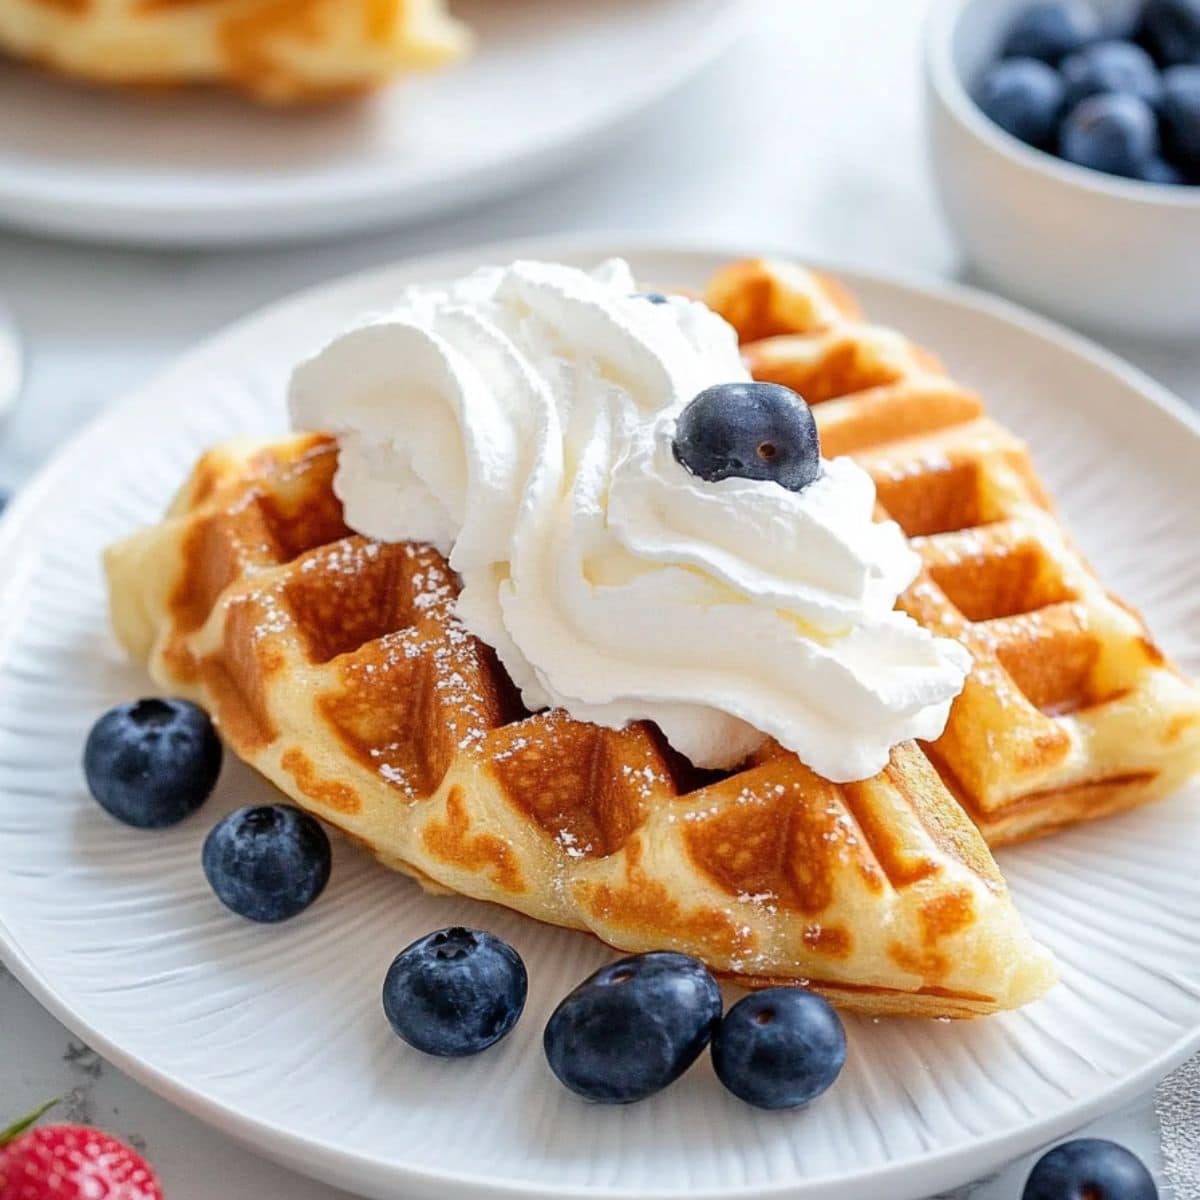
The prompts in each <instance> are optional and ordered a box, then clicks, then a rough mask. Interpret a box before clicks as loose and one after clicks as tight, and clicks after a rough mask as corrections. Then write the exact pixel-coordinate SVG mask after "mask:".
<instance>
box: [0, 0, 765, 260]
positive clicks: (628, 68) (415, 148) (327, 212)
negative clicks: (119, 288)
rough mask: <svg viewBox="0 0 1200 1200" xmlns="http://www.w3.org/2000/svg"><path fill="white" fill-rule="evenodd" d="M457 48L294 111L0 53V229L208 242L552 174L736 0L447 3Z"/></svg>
mask: <svg viewBox="0 0 1200 1200" xmlns="http://www.w3.org/2000/svg"><path fill="white" fill-rule="evenodd" d="M452 8H453V10H454V12H455V13H457V14H459V15H460V16H461V17H462V18H463V20H464V21H466V22H467V23H468V24H469V25H470V26H471V28H472V29H473V30H475V32H476V34H477V35H478V46H477V49H476V52H475V54H474V55H473V57H471V58H470V59H468V60H467V61H466V62H464V63H461V64H459V65H457V66H454V67H451V68H449V69H448V70H445V71H438V72H435V73H432V74H423V75H414V76H412V77H411V78H409V79H405V80H403V81H401V82H400V83H398V84H396V85H394V86H392V87H389V88H385V89H384V90H383V91H381V92H380V93H379V94H377V95H375V96H372V97H370V98H368V99H366V100H364V101H362V102H361V103H350V104H343V105H331V106H327V107H317V108H312V109H304V108H302V109H299V110H297V111H283V112H280V111H276V110H271V109H262V108H258V107H255V106H254V105H252V104H249V103H247V102H245V101H243V100H241V99H240V98H238V97H235V96H227V95H223V94H219V93H215V92H203V91H200V92H192V91H182V92H179V93H177V94H168V95H161V96H154V97H146V96H142V95H136V94H135V95H126V94H124V93H120V92H108V91H103V90H101V89H98V88H90V87H81V86H76V85H74V84H71V83H69V82H67V81H65V80H63V79H59V78H52V77H50V76H43V75H41V74H38V73H36V72H34V71H33V70H31V69H30V68H28V67H24V66H20V65H18V64H16V63H12V62H7V61H4V60H3V57H2V56H0V222H7V223H11V224H14V225H19V226H21V227H23V228H27V229H33V230H36V231H38V232H43V233H52V234H58V235H65V236H68V237H83V238H92V239H103V240H105V241H118V242H135V243H148V244H168V245H184V244H194V245H202V244H203V245H216V244H224V243H229V242H245V241H264V242H268V241H277V240H279V239H281V238H299V237H320V236H327V235H330V234H337V233H345V232H348V231H350V230H355V229H365V228H372V227H376V226H386V225H395V224H398V223H400V222H401V221H407V220H412V219H414V218H417V217H421V216H429V215H433V214H439V215H440V214H444V213H445V212H446V211H447V210H449V209H452V208H455V207H459V206H462V205H464V204H468V203H471V202H473V201H478V200H480V199H482V198H484V197H486V196H496V195H500V194H503V193H506V192H510V191H515V190H516V189H517V188H518V187H521V186H523V185H525V184H527V183H529V182H530V181H531V180H533V179H535V178H538V177H541V176H544V175H549V174H551V173H553V172H555V171H559V170H562V169H563V168H565V167H566V166H567V165H568V164H569V163H572V162H574V161H575V160H576V159H577V158H580V157H582V156H583V155H585V154H587V153H588V152H590V151H592V150H594V149H595V148H596V147H597V146H598V145H600V144H601V142H602V140H603V139H604V138H605V137H606V136H608V135H610V134H611V133H613V132H615V131H616V130H617V129H618V128H620V127H621V126H622V125H623V124H626V123H628V122H629V121H630V120H632V119H633V118H634V117H636V116H638V115H639V114H640V113H642V112H643V111H645V110H646V109H647V108H649V107H650V106H651V105H653V104H654V103H655V102H656V101H658V100H659V99H661V98H662V97H664V96H666V95H667V94H668V93H669V92H671V91H673V90H674V89H675V88H676V87H677V86H679V85H680V84H682V83H684V82H685V81H686V80H688V79H689V78H691V77H692V76H693V75H694V74H696V73H697V72H698V71H699V70H701V69H702V68H703V67H704V66H705V65H707V64H708V63H709V62H711V61H712V60H713V59H714V58H715V57H716V55H717V54H718V53H719V52H720V51H721V50H722V49H724V47H725V46H726V45H727V44H728V43H729V42H730V41H731V40H732V38H733V37H734V35H735V34H736V33H737V32H738V30H739V29H740V28H741V27H742V25H743V23H744V22H743V18H744V16H745V15H747V10H748V8H749V5H748V2H747V0H565V2H564V0H521V2H520V3H515V2H514V0H453V2H452Z"/></svg>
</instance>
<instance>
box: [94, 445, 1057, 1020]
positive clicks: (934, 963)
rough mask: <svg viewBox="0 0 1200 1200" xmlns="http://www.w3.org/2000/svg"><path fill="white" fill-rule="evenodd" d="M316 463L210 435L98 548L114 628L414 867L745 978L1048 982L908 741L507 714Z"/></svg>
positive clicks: (451, 593)
mask: <svg viewBox="0 0 1200 1200" xmlns="http://www.w3.org/2000/svg"><path fill="white" fill-rule="evenodd" d="M335 462H336V450H335V447H334V445H333V443H332V442H330V441H329V440H328V439H325V438H322V437H317V436H299V437H295V438H292V439H288V440H285V441H281V442H277V443H271V444H266V445H262V444H244V443H243V444H234V445H230V446H228V447H224V448H218V449H217V450H214V451H212V452H210V453H209V454H208V455H206V456H205V458H204V459H203V460H202V461H201V463H200V464H199V466H198V467H197V469H196V471H195V472H194V474H193V477H192V479H191V481H190V482H189V484H188V485H187V487H186V488H185V489H184V491H183V493H182V494H181V495H180V497H179V498H178V500H177V501H176V504H175V506H174V508H173V510H172V514H171V516H170V517H169V518H168V520H167V521H166V522H165V523H164V524H163V525H161V526H158V527H156V528H154V529H151V530H147V531H144V532H143V533H141V534H137V535H135V536H134V537H133V538H131V539H129V540H128V541H127V542H125V543H122V544H120V545H119V546H117V547H114V548H113V550H112V551H111V552H110V554H109V561H108V568H109V576H110V584H111V590H112V597H113V612H114V621H115V625H116V629H117V632H118V634H119V636H120V637H121V640H122V641H123V642H124V643H125V644H126V646H127V647H128V648H130V649H131V651H133V653H134V654H135V655H136V656H138V657H140V658H143V659H145V660H147V661H148V662H149V663H150V667H151V672H152V674H153V675H154V676H155V678H156V679H157V680H158V681H159V682H160V683H161V684H162V685H163V686H165V687H169V688H170V689H171V690H174V691H177V692H182V693H183V694H187V695H190V696H192V697H193V698H195V699H197V700H199V701H200V702H201V703H204V704H205V705H206V706H207V707H209V708H210V709H211V710H212V711H213V712H214V713H215V714H216V716H217V718H218V720H219V722H220V725H221V729H222V734H223V736H224V737H225V739H226V741H227V742H228V743H229V744H230V745H231V747H232V748H233V749H234V750H235V751H236V752H237V753H238V754H239V755H241V756H242V757H243V758H245V759H246V760H247V761H248V762H250V763H252V764H253V765H255V766H256V767H258V769H259V770H261V771H262V772H263V773H264V774H265V775H266V776H267V777H268V778H270V779H272V780H273V781H274V782H275V783H276V784H277V785H278V786H279V787H280V788H281V789H282V790H284V791H285V792H287V793H288V794H289V795H291V796H293V797H294V798H295V799H296V800H298V801H299V802H300V803H302V804H303V805H305V807H307V808H309V809H310V810H312V811H314V812H316V813H317V814H318V815H320V816H321V817H323V818H324V819H326V820H328V821H330V822H331V823H333V824H335V825H337V826H338V827H339V828H341V829H342V830H344V831H345V832H346V833H347V834H348V835H349V836H351V837H352V838H354V839H356V840H358V841H360V842H361V843H363V844H364V845H366V846H367V847H369V848H370V849H371V850H372V851H373V852H374V853H375V854H376V855H377V856H378V857H379V858H380V859H381V860H382V861H384V862H385V863H386V864H387V865H389V866H392V867H395V868H397V869H400V870H403V871H406V872H408V873H409V874H412V875H414V876H415V877H417V878H418V879H419V880H421V881H422V882H423V883H424V884H425V885H426V886H428V887H431V888H433V889H449V890H453V891H457V892H461V893H463V894H466V895H470V896H476V897H479V898H482V899H490V900H495V901H498V902H500V903H503V904H506V905H508V906H509V907H513V908H516V909H518V910H519V911H522V912H526V913H528V914H529V915H531V916H534V917H537V918H539V919H541V920H545V921H549V922H553V923H556V924H562V925H568V926H574V927H583V928H587V929H590V930H592V931H593V932H595V933H596V934H598V935H599V936H600V937H602V938H603V939H604V940H606V941H608V942H610V943H611V944H612V945H615V946H618V947H620V948H622V949H627V950H643V949H649V948H661V947H663V946H671V947H674V948H677V949H681V950H685V951H687V952H689V953H693V954H697V955H698V956H700V957H702V958H704V959H705V960H706V961H708V962H709V963H710V964H712V965H713V966H714V967H715V968H716V969H718V970H720V971H722V972H725V973H728V974H730V975H734V976H737V977H738V978H739V980H740V981H741V982H744V983H748V984H752V985H753V984H763V983H768V982H776V981H779V980H790V981H793V982H803V983H807V984H810V985H811V986H814V987H817V988H818V989H820V990H822V991H823V992H824V993H825V994H827V995H829V996H831V997H832V998H833V999H835V1000H836V1001H838V1002H840V1003H842V1004H844V1005H846V1006H849V1007H854V1008H858V1009H861V1010H864V1011H868V1012H872V1013H880V1014H893V1013H898V1014H906V1015H930V1016H967V1015H976V1014H980V1013H986V1012H991V1011H994V1010H996V1009H997V1008H1004V1007H1012V1006H1015V1005H1017V1004H1020V1003H1023V1002H1024V1001H1026V1000H1028V999H1031V998H1032V997H1033V996H1034V995H1036V994H1038V993H1039V992H1040V991H1042V990H1044V988H1045V987H1046V986H1048V984H1049V982H1050V980H1051V979H1052V977H1053V975H1052V968H1051V967H1050V965H1049V961H1048V958H1047V956H1046V955H1045V953H1044V951H1042V950H1040V949H1039V948H1038V947H1037V946H1036V945H1035V944H1034V943H1033V942H1032V940H1031V939H1030V938H1029V935H1028V934H1027V932H1026V931H1025V929H1024V927H1023V926H1022V924H1021V922H1020V919H1019V917H1018V916H1017V915H1016V912H1015V910H1014V909H1013V906H1012V903H1011V900H1010V898H1009V896H1008V893H1007V889H1006V888H1005V886H1004V883H1003V880H1002V879H1001V877H1000V875H999V873H998V871H997V870H996V868H995V864H994V863H993V862H992V859H991V856H990V854H989V853H988V851H987V848H986V846H985V845H984V844H983V842H982V840H981V839H980V837H979V835H978V833H977V831H976V830H975V829H974V827H973V826H972V825H971V824H970V822H969V821H968V820H967V819H966V817H965V815H964V814H963V812H962V810H961V809H960V807H959V806H958V805H957V804H956V803H955V801H954V800H953V799H952V797H951V796H950V795H949V794H948V792H947V791H946V790H945V788H944V787H943V786H942V784H941V782H940V780H939V779H938V776H937V775H936V773H935V772H934V771H933V770H932V768H931V767H930V766H929V764H928V761H927V760H926V759H925V757H924V756H923V755H922V754H921V753H920V751H918V750H917V749H916V748H915V747H912V746H908V747H901V748H899V749H898V750H897V751H896V752H895V755H894V756H893V761H892V763H891V765H890V766H889V767H888V768H887V770H886V771H885V772H884V773H883V774H882V775H880V776H878V777H876V778H875V779H872V780H867V781H864V782H863V783H859V784H852V785H848V786H835V785H833V784H830V783H828V782H827V781H825V780H822V779H819V778H817V777H816V776H815V775H813V774H812V773H811V772H810V771H808V770H807V769H806V768H804V767H803V766H802V765H801V764H800V763H798V762H797V761H796V759H795V758H794V756H792V755H790V754H785V753H783V752H782V751H780V750H779V749H778V748H777V747H774V746H771V747H768V748H767V749H765V750H764V751H763V752H761V753H760V754H759V755H758V756H756V758H755V759H754V760H753V761H752V762H750V763H748V764H746V766H745V767H744V768H743V769H741V770H739V771H737V772H735V773H732V774H730V775H728V776H724V777H718V776H700V775H698V774H697V773H696V772H694V771H692V770H691V769H690V768H689V767H688V766H687V764H686V763H683V762H681V761H680V760H679V759H678V757H677V756H675V755H673V754H672V753H671V752H670V751H669V750H668V748H667V747H665V745H664V744H663V743H662V741H661V738H660V737H659V736H658V735H657V733H656V732H655V731H654V730H652V729H651V728H649V727H646V726H634V727H632V728H630V729H627V730H623V731H620V732H615V731H611V730H606V729H601V728H599V727H596V726H592V725H587V724H583V723H580V722H577V721H574V720H571V719H570V718H568V717H567V716H565V714H562V713H558V712H551V713H539V714H532V715H531V714H528V713H526V712H524V710H522V709H521V708H520V706H519V703H518V702H517V700H516V698H515V696H514V694H513V690H512V688H511V685H509V683H508V681H507V679H506V677H505V676H504V674H503V672H502V671H501V670H500V668H499V667H498V665H497V664H496V663H495V660H494V658H493V656H492V655H491V654H490V652H489V651H488V650H487V649H486V648H484V647H482V646H481V645H480V644H479V643H478V642H477V641H476V640H475V639H474V638H472V637H470V636H469V635H468V634H467V633H466V632H465V631H464V630H463V629H462V628H461V626H459V625H458V623H457V621H456V620H455V619H454V616H453V611H452V610H453V602H454V599H455V596H456V590H457V589H456V582H455V579H454V577H453V575H452V573H451V572H450V570H449V568H448V567H447V565H446V564H445V562H444V560H443V559H442V558H441V557H440V556H439V555H438V554H437V553H436V552H434V551H433V550H431V549H430V548H428V547H421V546H414V545H381V544H378V543H374V542H370V541H367V540H365V539H363V538H360V537H357V536H354V535H352V534H351V533H350V531H349V530H347V529H346V527H345V526H344V524H343V522H342V517H341V511H340V507H339V506H338V505H337V502H336V500H335V499H334V497H333V493H332V474H333V469H334V466H335Z"/></svg>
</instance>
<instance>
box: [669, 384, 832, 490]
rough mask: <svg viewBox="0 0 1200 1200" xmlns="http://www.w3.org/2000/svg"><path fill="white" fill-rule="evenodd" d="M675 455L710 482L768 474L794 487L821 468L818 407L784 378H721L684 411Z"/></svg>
mask: <svg viewBox="0 0 1200 1200" xmlns="http://www.w3.org/2000/svg"><path fill="white" fill-rule="evenodd" d="M673 449H674V451H675V457H676V458H677V459H678V460H679V461H680V462H681V463H682V464H683V465H684V466H685V467H686V468H687V469H688V470H689V471H691V473H692V474H693V475H698V476H699V477H700V478H701V479H705V480H707V481H708V482H710V483H714V482H716V481H717V480H720V479H729V478H731V477H734V478H740V479H765V480H770V481H772V482H774V483H778V484H779V485H780V487H785V488H787V489H788V491H790V492H798V491H800V490H801V489H802V488H805V487H807V486H808V485H809V484H810V483H812V481H813V480H814V479H816V478H817V476H818V475H820V473H821V443H820V439H819V438H818V436H817V423H816V421H814V420H813V415H812V410H811V409H810V408H809V407H808V405H807V404H805V403H804V401H803V400H802V399H801V398H800V397H799V396H797V395H796V393H795V392H793V391H792V390H791V388H786V387H782V386H781V385H780V384H778V383H718V384H716V385H715V386H714V387H710V388H706V389H705V390H704V391H702V392H701V393H700V394H699V395H698V396H697V397H696V398H695V399H694V400H693V401H692V402H691V403H690V404H689V405H688V406H687V408H685V409H684V410H683V412H682V413H680V414H679V423H678V426H677V427H676V430H675V441H674V443H673Z"/></svg>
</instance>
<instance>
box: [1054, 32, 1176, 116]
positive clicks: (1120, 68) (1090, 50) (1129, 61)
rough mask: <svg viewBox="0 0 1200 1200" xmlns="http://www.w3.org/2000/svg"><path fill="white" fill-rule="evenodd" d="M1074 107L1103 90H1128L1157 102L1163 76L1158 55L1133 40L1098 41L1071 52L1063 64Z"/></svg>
mask: <svg viewBox="0 0 1200 1200" xmlns="http://www.w3.org/2000/svg"><path fill="white" fill-rule="evenodd" d="M1059 70H1060V71H1061V72H1062V77H1063V82H1064V83H1065V84H1066V85H1067V104H1068V105H1069V106H1071V107H1072V108H1073V107H1074V106H1075V105H1076V104H1078V103H1079V102H1080V101H1081V100H1086V99H1087V98H1088V97H1089V96H1096V95H1099V94H1100V93H1101V92H1125V93H1127V94H1128V95H1130V96H1137V97H1138V98H1139V99H1142V100H1145V101H1146V103H1147V104H1149V105H1151V106H1156V105H1157V104H1158V102H1159V100H1160V99H1161V98H1162V90H1163V85H1162V78H1161V76H1160V75H1159V73H1158V67H1157V66H1156V65H1155V62H1154V59H1152V58H1151V57H1150V55H1149V54H1147V53H1146V51H1145V50H1143V49H1142V48H1141V46H1137V45H1134V43H1133V42H1119V41H1109V42H1096V43H1095V44H1094V45H1091V46H1085V47H1084V48H1083V49H1082V50H1077V51H1076V52H1075V53H1074V54H1070V55H1068V56H1067V57H1066V58H1064V59H1063V61H1062V66H1060V67H1059Z"/></svg>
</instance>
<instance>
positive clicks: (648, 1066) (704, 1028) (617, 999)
mask: <svg viewBox="0 0 1200 1200" xmlns="http://www.w3.org/2000/svg"><path fill="white" fill-rule="evenodd" d="M720 1019H721V991H720V989H719V988H718V987H717V982H716V980H715V979H713V977H712V976H711V975H710V974H709V973H708V969H707V968H706V967H705V966H704V964H703V963H701V962H697V961H696V959H694V958H690V957H688V955H686V954H672V953H667V952H658V953H654V954H640V955H635V956H634V957H632V958H623V959H621V960H620V961H619V962H615V963H611V964H610V965H609V966H607V967H603V968H601V969H600V970H599V971H597V972H596V973H595V974H594V975H592V976H590V977H589V978H588V979H585V980H584V981H583V983H581V984H580V985H579V986H578V987H577V988H576V989H575V990H574V991H573V992H572V993H571V994H570V995H569V996H568V997H567V998H566V999H565V1000H564V1001H563V1002H562V1003H561V1004H560V1005H559V1006H558V1008H556V1009H555V1010H554V1013H553V1015H552V1016H551V1017H550V1020H549V1022H547V1024H546V1033H545V1037H544V1039H543V1044H544V1046H545V1050H546V1058H547V1060H548V1061H549V1063H550V1069H551V1070H552V1071H553V1072H554V1074H555V1075H557V1076H558V1078H559V1080H561V1082H562V1083H564V1084H565V1085H566V1086H567V1087H568V1088H570V1089H571V1091H573V1092H575V1093H577V1094H578V1095H580V1096H583V1097H584V1098H585V1099H587V1100H596V1101H598V1102H599V1103H601V1104H630V1103H632V1102H633V1101H635V1100H644V1099H646V1097H647V1096H653V1095H654V1093H655V1092H659V1091H661V1090H662V1089H663V1088H665V1087H666V1086H667V1085H668V1084H669V1083H674V1081H675V1080H676V1079H678V1078H679V1076H680V1075H682V1074H683V1073H684V1071H686V1070H687V1069H688V1067H690V1066H691V1065H692V1063H694V1062H695V1061H696V1059H697V1058H698V1057H699V1056H700V1052H701V1051H702V1050H703V1049H704V1047H705V1046H707V1045H708V1042H709V1039H710V1038H711V1037H712V1034H713V1030H714V1029H715V1028H716V1026H717V1022H718V1021H720Z"/></svg>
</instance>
